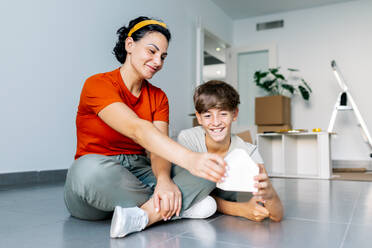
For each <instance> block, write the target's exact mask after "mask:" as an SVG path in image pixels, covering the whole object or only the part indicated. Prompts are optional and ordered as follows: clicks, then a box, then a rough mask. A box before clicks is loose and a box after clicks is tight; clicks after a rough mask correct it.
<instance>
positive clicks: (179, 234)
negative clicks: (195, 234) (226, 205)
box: [159, 215, 222, 245]
mask: <svg viewBox="0 0 372 248" xmlns="http://www.w3.org/2000/svg"><path fill="white" fill-rule="evenodd" d="M221 216H222V215H221ZM221 216H217V217H216V218H213V219H212V220H210V221H208V223H211V222H213V221H215V220H216V219H219V218H221ZM187 232H190V230H188V231H184V232H180V233H178V234H175V235H174V236H173V237H170V238H169V239H166V240H164V241H162V242H161V243H160V244H164V243H165V242H168V241H169V240H172V239H174V238H177V237H182V238H185V237H187V236H182V235H183V234H185V233H187ZM160 244H159V245H160Z"/></svg>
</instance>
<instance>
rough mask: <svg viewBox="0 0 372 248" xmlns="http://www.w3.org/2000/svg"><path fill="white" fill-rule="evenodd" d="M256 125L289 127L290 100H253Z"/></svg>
mask: <svg viewBox="0 0 372 248" xmlns="http://www.w3.org/2000/svg"><path fill="white" fill-rule="evenodd" d="M255 123H256V125H259V126H262V125H291V99H290V98H289V97H286V96H282V95H277V96H264V97H256V99H255Z"/></svg>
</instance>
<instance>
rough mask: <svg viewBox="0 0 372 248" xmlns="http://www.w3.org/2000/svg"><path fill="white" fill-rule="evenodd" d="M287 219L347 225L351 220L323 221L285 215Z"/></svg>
mask: <svg viewBox="0 0 372 248" xmlns="http://www.w3.org/2000/svg"><path fill="white" fill-rule="evenodd" d="M285 219H287V220H299V221H308V222H317V223H330V224H341V225H347V224H349V222H341V221H340V222H338V221H321V220H317V219H306V218H298V217H285Z"/></svg>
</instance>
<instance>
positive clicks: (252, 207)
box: [244, 196, 270, 222]
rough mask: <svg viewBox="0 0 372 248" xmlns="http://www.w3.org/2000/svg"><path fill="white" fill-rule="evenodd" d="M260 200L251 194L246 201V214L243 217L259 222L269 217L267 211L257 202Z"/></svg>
mask: <svg viewBox="0 0 372 248" xmlns="http://www.w3.org/2000/svg"><path fill="white" fill-rule="evenodd" d="M259 202H261V200H259V199H257V198H256V197H255V196H253V197H252V198H251V199H250V200H249V201H248V202H247V203H246V208H247V209H246V210H247V211H245V212H246V214H245V215H244V217H245V218H247V219H249V220H253V221H257V222H260V221H262V220H264V219H265V218H267V217H269V215H270V213H269V211H268V210H267V209H266V208H265V207H263V206H262V205H260V204H259Z"/></svg>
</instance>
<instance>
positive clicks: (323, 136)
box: [257, 132, 332, 179]
mask: <svg viewBox="0 0 372 248" xmlns="http://www.w3.org/2000/svg"><path fill="white" fill-rule="evenodd" d="M330 135H331V134H330V133H328V132H303V133H266V134H257V145H258V150H259V152H260V154H261V156H262V158H263V160H264V162H265V168H266V170H267V172H268V174H269V176H275V177H297V178H322V179H329V178H331V177H332V166H331V154H330V151H331V149H330Z"/></svg>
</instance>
